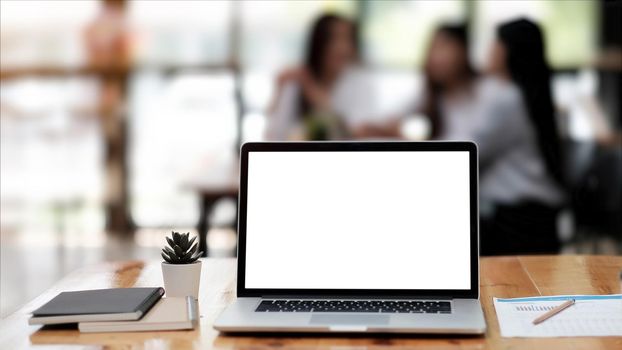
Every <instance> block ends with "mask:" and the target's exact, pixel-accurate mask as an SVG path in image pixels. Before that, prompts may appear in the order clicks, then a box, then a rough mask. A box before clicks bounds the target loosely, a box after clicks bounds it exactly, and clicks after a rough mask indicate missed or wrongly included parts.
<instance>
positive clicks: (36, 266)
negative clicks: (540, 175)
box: [0, 0, 622, 317]
mask: <svg viewBox="0 0 622 350" xmlns="http://www.w3.org/2000/svg"><path fill="white" fill-rule="evenodd" d="M0 6H1V7H0V16H1V17H0V19H1V22H0V30H1V33H0V59H1V70H0V88H1V91H0V111H1V117H0V125H1V137H0V190H1V196H0V206H1V207H0V209H1V210H0V229H1V234H0V237H1V240H2V244H1V264H2V266H1V267H2V270H1V288H2V290H1V295H2V299H1V301H0V311H1V315H2V317H4V316H6V315H8V314H9V313H10V312H12V311H13V310H15V309H16V308H17V307H19V306H20V305H21V304H23V303H25V302H26V301H28V300H30V299H31V298H33V297H34V296H36V295H38V294H39V293H41V292H42V291H43V290H44V289H45V288H47V287H49V286H50V285H51V284H52V283H54V282H55V281H56V280H58V279H59V278H60V277H62V276H63V275H65V274H66V273H68V272H69V271H71V270H73V269H75V268H77V267H79V266H82V265H84V264H89V263H95V262H98V261H104V260H120V259H133V258H137V259H138V258H143V259H158V257H159V255H158V250H159V247H160V245H161V244H162V243H163V242H164V240H163V235H165V234H167V233H170V230H171V229H175V230H177V231H183V232H187V231H190V232H193V233H195V234H196V233H199V232H208V231H209V234H208V235H207V240H204V242H205V244H206V245H207V248H208V252H209V254H210V256H231V255H233V254H234V252H235V240H236V238H235V229H234V227H235V219H236V201H235V198H236V195H237V186H236V170H235V169H236V165H237V152H238V147H239V145H240V144H241V143H242V142H245V141H259V140H264V139H265V138H266V137H267V136H266V135H269V130H267V128H268V125H269V121H268V119H269V117H268V115H269V114H270V113H269V111H270V104H271V101H272V98H273V96H274V95H275V94H277V91H276V90H278V86H279V84H278V82H277V81H278V79H277V77H278V76H279V74H282V72H283V71H284V70H287V69H288V68H291V67H296V66H298V65H299V64H300V63H301V62H302V61H303V60H304V54H305V45H306V41H307V36H308V35H309V31H310V28H311V27H312V25H313V23H314V21H315V20H316V18H318V16H320V15H322V14H324V13H333V14H338V15H341V16H344V17H345V18H348V19H350V20H352V21H355V22H356V23H357V26H358V36H359V37H358V45H359V51H360V58H359V65H360V68H361V70H362V72H363V74H364V75H365V77H366V79H367V81H368V82H369V89H370V91H373V96H374V98H373V99H371V100H370V101H369V103H368V106H367V107H366V108H367V111H368V113H369V114H370V115H373V116H376V117H374V118H373V119H374V121H375V122H382V121H383V118H385V117H384V116H387V117H386V118H387V119H389V117H388V116H390V115H393V114H394V113H395V111H397V110H399V109H400V108H401V107H402V106H405V105H408V104H409V103H410V100H411V99H412V97H413V96H418V95H421V94H422V91H423V87H424V78H423V74H422V70H423V66H424V62H425V59H426V55H427V53H426V52H427V50H428V47H429V45H430V40H431V37H432V35H433V34H434V32H435V30H436V28H437V26H438V25H440V24H444V23H464V24H466V27H467V28H468V36H469V44H468V46H469V47H468V51H469V56H470V59H471V60H472V62H473V65H474V66H475V68H476V69H483V68H484V66H485V60H486V56H487V52H488V51H489V48H490V46H491V44H492V42H493V41H494V36H495V28H496V26H497V25H498V24H500V23H502V22H504V21H508V20H511V19H515V18H519V17H526V18H529V19H531V20H533V21H535V22H537V23H539V24H540V26H541V27H542V29H543V34H544V38H545V42H546V44H547V45H546V57H547V59H548V61H549V63H550V65H551V68H552V72H553V74H552V84H551V86H552V93H553V101H554V106H555V109H556V111H557V112H556V114H557V118H558V124H559V126H560V130H561V131H560V132H561V134H562V140H563V144H564V146H565V148H566V149H567V150H568V154H569V156H568V159H569V162H568V164H567V168H566V171H567V172H568V176H569V177H572V179H573V181H572V186H571V192H570V196H569V198H570V199H569V201H568V204H567V205H566V206H565V207H564V210H562V211H561V212H560V214H559V221H558V222H559V232H558V235H559V237H560V239H561V241H562V243H563V244H562V250H561V252H562V253H589V254H620V253H621V251H622V246H621V244H622V243H620V240H621V235H622V234H621V233H620V232H621V231H622V228H621V223H620V221H621V220H622V219H621V218H622V214H621V209H620V205H621V204H620V198H621V196H622V193H621V192H622V184H621V181H622V180H621V179H622V175H621V170H620V168H621V165H620V164H621V162H622V158H621V157H622V156H621V147H622V146H621V143H620V139H621V138H620V133H621V124H622V117H621V112H620V98H619V96H620V83H621V73H622V44H621V37H620V36H621V33H622V28H621V23H622V16H621V11H622V2H620V1H614V0H595V1H572V0H568V1H564V0H559V1H558V0H541V1H487V0H473V1H469V0H444V1H423V0H403V1H392V0H383V1H373V0H369V1H365V0H364V1H347V0H341V1H339V0H317V1H291V2H284V1H259V0H254V1H184V0H176V1H165V0H158V1H142V0H132V1H130V0H80V1H60V0H45V1H19V0H2V1H1V2H0ZM420 119H421V118H419V119H417V118H410V119H409V120H410V121H409V122H407V123H405V124H407V125H406V127H404V130H405V131H404V132H403V135H402V138H407V139H409V138H410V139H422V138H425V135H426V134H429V130H428V129H429V125H428V124H426V123H425V122H423V123H421V122H420V121H421V120H420ZM426 128H427V129H426ZM15 266H20V268H19V269H15Z"/></svg>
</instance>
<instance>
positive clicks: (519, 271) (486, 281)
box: [0, 255, 622, 350]
mask: <svg viewBox="0 0 622 350" xmlns="http://www.w3.org/2000/svg"><path fill="white" fill-rule="evenodd" d="M480 262H481V263H480V270H481V280H480V284H481V300H482V305H483V307H484V313H485V316H486V322H487V324H488V331H487V333H486V334H485V335H484V336H422V335H414V336H382V335H381V336H370V335H361V336H348V335H338V336H327V335H283V336H279V335H267V336H241V335H222V334H219V333H218V332H217V331H216V330H214V329H213V328H212V324H213V322H214V319H215V318H216V317H217V316H218V315H219V314H220V313H221V312H222V310H223V309H224V308H225V307H226V306H227V305H228V304H229V303H230V302H232V301H233V300H234V298H235V271H236V266H235V260H234V259H218V258H207V259H205V260H203V269H202V277H201V278H202V280H201V290H200V298H199V308H200V314H201V319H200V326H199V327H198V328H197V329H196V330H193V331H168V332H137V333H99V334H80V333H79V332H78V331H77V330H75V329H41V328H40V327H39V326H29V325H28V323H27V320H28V317H29V313H30V312H32V310H34V309H36V308H37V307H39V306H41V305H42V304H44V303H45V302H47V301H48V300H50V299H51V298H53V297H54V296H56V295H57V294H58V293H60V292H62V291H70V290H83V289H97V288H110V287H133V286H161V285H162V273H161V269H160V262H158V261H152V262H143V261H128V262H117V263H104V264H99V265H94V266H89V267H84V268H82V269H80V270H77V271H75V272H73V273H71V274H70V275H68V276H67V277H65V278H64V279H62V280H61V281H59V282H58V283H57V284H56V285H54V286H53V287H52V288H50V289H49V290H48V291H46V292H45V293H43V294H41V295H40V296H39V297H37V298H36V299H34V300H33V301H31V302H30V303H28V304H26V305H25V306H24V307H22V308H21V309H20V310H18V311H17V312H15V313H14V314H12V315H10V316H8V317H7V318H5V319H3V320H2V321H1V322H0V349H3V350H4V349H7V350H13V349H15V350H17V349H29V348H34V349H64V348H69V349H180V350H183V349H272V348H275V349H290V348H292V349H317V348H324V349H328V348H329V349H337V350H342V349H343V350H345V349H385V348H400V349H409V348H417V349H545V350H552V349H612V350H613V349H622V337H599V338H596V337H593V338H592V337H577V338H502V337H501V336H500V334H499V325H498V323H497V317H496V314H495V310H494V307H493V304H492V297H493V296H495V297H525V296H537V295H555V294H614V293H620V282H619V280H618V274H619V273H620V270H621V269H622V257H620V256H572V255H566V256H530V257H527V256H516V257H513V256H512V257H495V258H482V259H481V260H480Z"/></svg>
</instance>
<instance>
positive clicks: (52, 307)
mask: <svg viewBox="0 0 622 350" xmlns="http://www.w3.org/2000/svg"><path fill="white" fill-rule="evenodd" d="M163 294H164V289H163V288H113V289H97V290H86V291H78V292H63V293H60V294H59V295H57V296H56V297H55V298H54V299H52V300H50V301H49V302H48V303H46V304H45V305H43V306H42V307H40V308H39V309H37V310H35V311H34V312H33V316H32V317H31V318H30V319H29V320H28V323H29V324H31V325H53V324H71V323H77V324H78V328H79V329H80V331H81V332H124V331H125V332H127V331H149V330H169V329H192V328H194V326H195V324H196V321H197V318H198V311H197V305H196V300H195V299H194V298H192V297H189V298H162V295H163Z"/></svg>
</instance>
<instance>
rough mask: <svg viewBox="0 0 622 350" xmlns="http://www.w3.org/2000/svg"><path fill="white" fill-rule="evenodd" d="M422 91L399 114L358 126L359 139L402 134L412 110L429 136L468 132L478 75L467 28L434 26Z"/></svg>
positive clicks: (461, 135)
mask: <svg viewBox="0 0 622 350" xmlns="http://www.w3.org/2000/svg"><path fill="white" fill-rule="evenodd" d="M422 73H423V74H422V80H423V93H422V94H421V96H420V97H416V98H415V99H413V101H411V103H409V105H408V106H407V107H406V108H405V109H404V111H402V112H401V113H396V115H395V116H390V117H386V118H383V120H381V121H379V122H376V123H368V124H364V125H362V126H361V127H360V128H359V129H357V130H356V132H355V136H357V137H360V138H368V137H374V138H378V137H385V138H399V137H401V136H402V132H401V128H402V123H403V121H404V120H405V119H406V118H407V116H408V115H411V114H413V113H416V114H422V115H424V116H425V117H426V118H427V120H428V121H429V125H430V128H429V130H430V132H429V135H428V136H429V138H431V139H442V140H460V139H464V138H465V137H466V136H468V135H469V131H470V130H471V128H472V125H473V124H474V117H475V114H476V113H477V98H476V94H477V86H478V74H477V72H476V71H475V69H474V68H473V65H472V64H471V61H470V59H469V38H468V28H467V26H466V25H465V24H461V23H451V24H450V23H447V24H442V25H440V26H438V27H437V28H436V30H435V31H434V33H433V35H432V38H431V40H430V44H429V47H428V50H427V54H426V58H425V62H424V64H423V72H422Z"/></svg>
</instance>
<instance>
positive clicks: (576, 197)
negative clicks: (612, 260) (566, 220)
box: [566, 141, 622, 253]
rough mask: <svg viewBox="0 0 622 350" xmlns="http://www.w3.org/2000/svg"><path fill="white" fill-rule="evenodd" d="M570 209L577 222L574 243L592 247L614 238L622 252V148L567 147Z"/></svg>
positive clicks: (569, 144)
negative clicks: (600, 241)
mask: <svg viewBox="0 0 622 350" xmlns="http://www.w3.org/2000/svg"><path fill="white" fill-rule="evenodd" d="M566 146H567V147H566V151H567V155H568V161H567V164H568V168H567V174H569V180H570V203H569V204H570V206H571V210H572V213H573V216H574V220H575V235H574V237H573V239H572V240H571V243H575V244H580V245H582V244H584V243H592V244H591V249H590V250H591V251H590V252H591V253H598V246H597V242H598V241H599V240H600V239H603V238H607V237H608V238H613V239H614V240H615V241H616V242H617V244H618V247H617V249H618V251H622V234H621V233H620V232H622V209H621V208H622V148H621V147H619V145H617V146H613V147H611V146H602V145H598V144H595V143H591V142H576V141H574V142H573V141H568V142H567V143H566Z"/></svg>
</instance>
